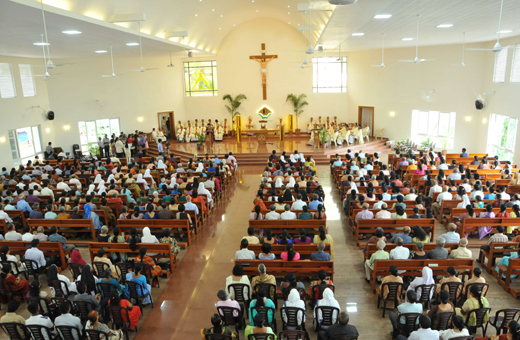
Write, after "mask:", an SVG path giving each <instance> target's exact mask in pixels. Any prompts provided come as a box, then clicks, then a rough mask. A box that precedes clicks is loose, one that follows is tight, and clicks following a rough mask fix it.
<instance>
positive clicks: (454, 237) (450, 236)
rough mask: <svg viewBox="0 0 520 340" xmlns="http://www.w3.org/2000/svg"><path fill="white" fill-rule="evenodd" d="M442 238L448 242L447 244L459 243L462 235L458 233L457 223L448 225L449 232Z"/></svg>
mask: <svg viewBox="0 0 520 340" xmlns="http://www.w3.org/2000/svg"><path fill="white" fill-rule="evenodd" d="M440 237H442V238H443V239H445V240H446V243H459V242H460V235H459V234H458V233H457V226H456V225H455V223H450V224H448V232H447V233H445V234H442V235H441V236H440Z"/></svg>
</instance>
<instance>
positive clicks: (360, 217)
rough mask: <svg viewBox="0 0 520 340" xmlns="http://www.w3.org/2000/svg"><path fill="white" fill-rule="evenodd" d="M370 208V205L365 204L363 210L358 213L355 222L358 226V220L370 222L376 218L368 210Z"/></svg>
mask: <svg viewBox="0 0 520 340" xmlns="http://www.w3.org/2000/svg"><path fill="white" fill-rule="evenodd" d="M368 207H369V205H368V203H363V210H361V211H360V212H358V213H357V215H356V219H355V220H354V221H355V222H356V225H357V222H358V220H370V219H373V218H374V213H373V212H371V211H370V210H368Z"/></svg>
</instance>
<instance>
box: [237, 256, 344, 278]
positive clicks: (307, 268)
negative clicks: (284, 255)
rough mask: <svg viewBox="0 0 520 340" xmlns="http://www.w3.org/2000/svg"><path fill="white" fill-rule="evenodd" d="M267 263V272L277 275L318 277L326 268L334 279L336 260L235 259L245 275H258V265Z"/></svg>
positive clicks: (328, 274)
mask: <svg viewBox="0 0 520 340" xmlns="http://www.w3.org/2000/svg"><path fill="white" fill-rule="evenodd" d="M260 263H263V264H265V267H266V268H267V274H271V275H274V276H276V277H285V275H287V273H294V275H296V276H297V277H312V278H317V277H318V271H319V270H324V271H325V272H326V273H327V276H330V279H331V280H332V281H334V261H310V260H300V261H284V260H272V261H264V260H235V264H240V265H242V267H243V268H244V275H247V276H257V275H258V265H259V264H260Z"/></svg>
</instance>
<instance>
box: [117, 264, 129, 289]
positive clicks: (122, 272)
mask: <svg viewBox="0 0 520 340" xmlns="http://www.w3.org/2000/svg"><path fill="white" fill-rule="evenodd" d="M114 266H115V267H116V269H119V272H120V275H119V282H121V284H122V285H124V284H125V281H126V274H128V269H129V268H132V264H131V263H128V262H118V263H116V264H114Z"/></svg>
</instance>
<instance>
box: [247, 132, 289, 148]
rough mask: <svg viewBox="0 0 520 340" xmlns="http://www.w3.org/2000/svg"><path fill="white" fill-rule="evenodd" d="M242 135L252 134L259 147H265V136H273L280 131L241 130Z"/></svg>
mask: <svg viewBox="0 0 520 340" xmlns="http://www.w3.org/2000/svg"><path fill="white" fill-rule="evenodd" d="M242 132H244V133H246V134H247V133H254V134H255V135H256V138H257V140H258V144H259V145H265V144H266V142H267V135H268V134H269V133H272V134H275V133H277V132H280V129H244V130H242Z"/></svg>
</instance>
